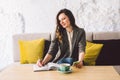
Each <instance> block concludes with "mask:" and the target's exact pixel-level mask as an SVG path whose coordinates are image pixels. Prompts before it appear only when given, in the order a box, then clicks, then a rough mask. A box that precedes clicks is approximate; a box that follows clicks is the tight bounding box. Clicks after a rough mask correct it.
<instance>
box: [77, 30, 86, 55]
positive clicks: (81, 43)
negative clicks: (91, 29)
mask: <svg viewBox="0 0 120 80" xmlns="http://www.w3.org/2000/svg"><path fill="white" fill-rule="evenodd" d="M80 38H81V39H80V41H79V45H78V46H79V53H81V52H85V48H86V33H85V31H84V29H83V31H82V33H81V36H80Z"/></svg>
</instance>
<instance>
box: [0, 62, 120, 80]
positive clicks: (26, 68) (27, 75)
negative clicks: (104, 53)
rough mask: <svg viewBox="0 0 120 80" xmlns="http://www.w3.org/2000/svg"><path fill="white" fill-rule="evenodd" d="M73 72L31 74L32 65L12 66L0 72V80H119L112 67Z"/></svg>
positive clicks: (98, 67) (95, 67)
mask: <svg viewBox="0 0 120 80" xmlns="http://www.w3.org/2000/svg"><path fill="white" fill-rule="evenodd" d="M72 70H73V72H72V73H69V74H63V73H60V72H58V71H41V72H33V65H32V64H28V65H25V64H23V65H20V64H17V65H12V66H8V67H7V68H6V69H5V70H3V71H2V72H0V80H120V75H119V74H118V73H117V72H116V71H115V69H114V68H113V67H112V66H84V67H82V68H81V69H77V68H74V67H72Z"/></svg>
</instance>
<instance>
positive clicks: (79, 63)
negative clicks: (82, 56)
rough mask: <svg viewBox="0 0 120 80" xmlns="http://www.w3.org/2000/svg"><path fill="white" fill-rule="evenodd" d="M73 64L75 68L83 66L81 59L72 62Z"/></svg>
mask: <svg viewBox="0 0 120 80" xmlns="http://www.w3.org/2000/svg"><path fill="white" fill-rule="evenodd" d="M73 66H75V67H77V68H81V67H82V66H83V61H76V62H74V63H73Z"/></svg>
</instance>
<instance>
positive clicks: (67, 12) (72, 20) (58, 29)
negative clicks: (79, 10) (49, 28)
mask: <svg viewBox="0 0 120 80" xmlns="http://www.w3.org/2000/svg"><path fill="white" fill-rule="evenodd" d="M61 13H64V14H65V15H66V16H67V17H68V18H69V20H70V25H71V26H72V27H76V24H75V18H74V16H73V14H72V12H71V11H70V10H68V9H61V10H60V11H59V12H58V14H57V16H56V25H57V26H56V38H58V40H59V42H60V43H62V32H63V31H64V30H65V29H64V28H63V27H62V25H61V24H60V21H59V19H58V17H59V15H60V14H61Z"/></svg>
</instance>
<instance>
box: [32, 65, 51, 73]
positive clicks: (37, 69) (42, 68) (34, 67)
mask: <svg viewBox="0 0 120 80" xmlns="http://www.w3.org/2000/svg"><path fill="white" fill-rule="evenodd" d="M48 70H49V67H48V65H45V66H42V67H39V66H38V65H36V64H35V65H33V71H35V72H36V71H48Z"/></svg>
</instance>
